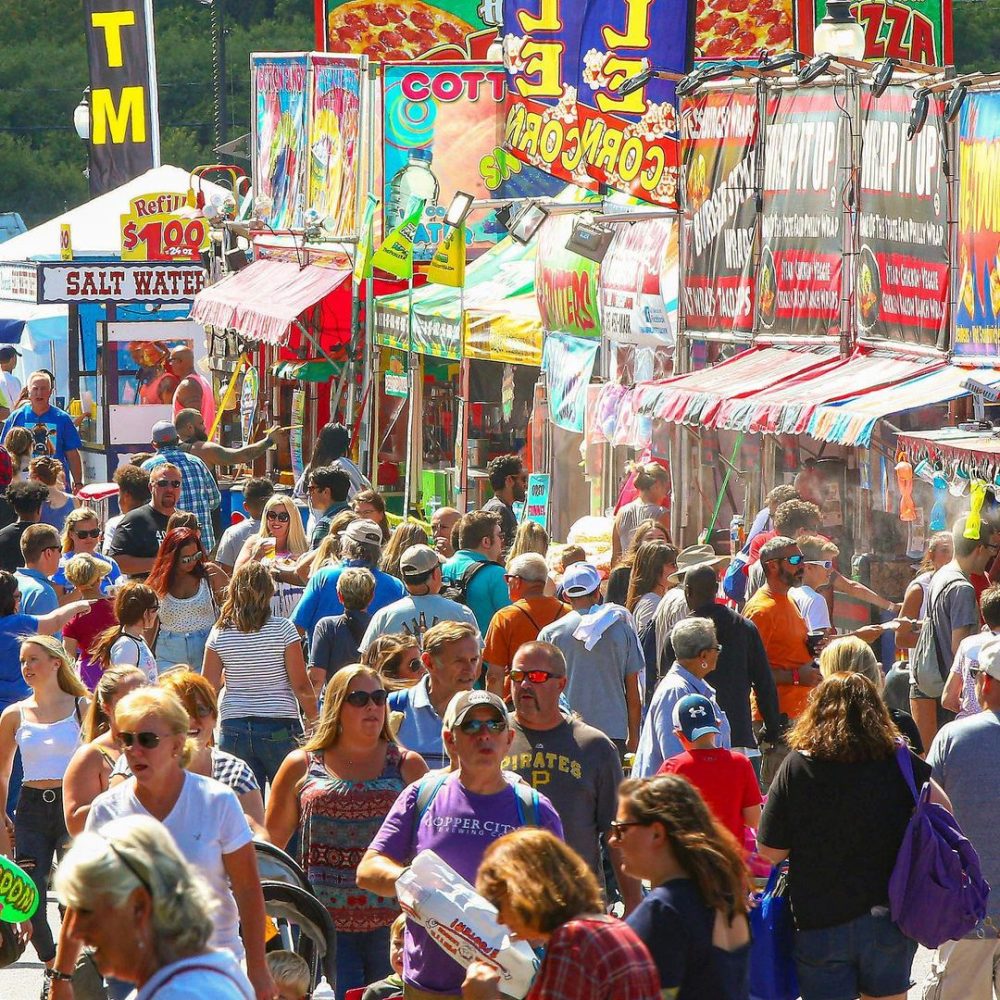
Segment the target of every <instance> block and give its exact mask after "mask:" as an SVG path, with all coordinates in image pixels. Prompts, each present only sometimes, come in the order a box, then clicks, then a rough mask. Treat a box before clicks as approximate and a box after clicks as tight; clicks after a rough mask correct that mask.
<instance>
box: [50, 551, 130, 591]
mask: <svg viewBox="0 0 1000 1000" xmlns="http://www.w3.org/2000/svg"><path fill="white" fill-rule="evenodd" d="M79 554H80V553H79V552H64V553H63V554H62V555H61V556H60V557H59V569H57V570H56V572H55V576H53V577H52V582H53V583H56V584H58V585H59V586H60V587H65V588H66V589H67V590H72V589H73V584H71V583H70V582H69V580H67V579H66V564H67V563H68V562H69V561H70V559H72V558H73V556H76V555H79ZM94 557H95V558H97V559H101V560H103V561H104V562H106V563H111V569H109V570H108V572H107V574H106V575H105V577H104V579H103V580H101V593H102V594H106V593H107V592H108V591H109V590H110V589H111V588H112V587H113V586H114V585H115V584H116V583H117V582H118V581H119V580H121V579H122V571H121V568H120V567H119V565H118V563H116V562H115V561H114V559H112V558H111V556H106V555H103V554H102V553H100V552H95V553H94Z"/></svg>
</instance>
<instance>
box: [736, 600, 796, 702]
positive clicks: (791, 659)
mask: <svg viewBox="0 0 1000 1000" xmlns="http://www.w3.org/2000/svg"><path fill="white" fill-rule="evenodd" d="M743 616H744V617H745V618H747V619H748V620H749V621H752V622H753V623H754V625H756V626H757V631H758V632H760V638H761V641H762V642H763V643H764V651H765V652H766V653H767V660H768V663H770V665H771V669H772V670H794V669H795V668H796V667H802V666H804V665H805V664H807V663H810V662H812V657H811V656H810V655H809V647H808V646H807V645H806V636H807V635H808V634H809V627H808V626H807V625H806V622H805V619H804V618H803V617H802V615H801V614H800V613H799V609H798V608H797V607H796V606H795V604H794V602H792V601H791V600H789V598H788V595H787V594H782V595H776V594H772V593H771V592H770V591H769V590H768V589H767V588H766V587H761V588H760V590H758V591H757V593H756V594H754V595H753V597H751V598H750V600H749V601H747V603H746V607H745V608H744V609H743ZM810 690H812V689H811V688H808V687H803V686H802V685H800V684H779V685H778V708H779V709H780V710H781V711H782V712H784V713H785V714H786V715H787V716H788V718H789V719H797V718H798V717H799V716H800V715H801V714H802V710H803V709H804V708H805V706H806V701H807V700H808V698H809V692H810ZM754 718H755V719H756V720H758V721H760V713H759V712H758V711H757V707H756V705H754Z"/></svg>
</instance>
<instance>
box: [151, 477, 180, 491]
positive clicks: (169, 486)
mask: <svg viewBox="0 0 1000 1000" xmlns="http://www.w3.org/2000/svg"><path fill="white" fill-rule="evenodd" d="M180 488H181V481H180V480H179V479H157V481H156V482H155V483H153V489H155V490H179V489H180Z"/></svg>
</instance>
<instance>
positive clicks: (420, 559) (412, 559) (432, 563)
mask: <svg viewBox="0 0 1000 1000" xmlns="http://www.w3.org/2000/svg"><path fill="white" fill-rule="evenodd" d="M352 523H356V522H352ZM442 561H443V560H442V559H441V557H440V556H439V555H438V554H437V552H436V551H435V550H434V549H432V548H431V547H430V546H429V545H411V546H410V547H409V548H408V549H406V550H405V551H404V552H403V554H402V555H401V556H400V557H399V572H400V574H401V575H402V577H403V579H404V580H406V579H410V578H412V577H417V576H424V575H426V574H427V573H430V571H431V570H432V569H435V568H436V567H437V566H440V565H441V563H442Z"/></svg>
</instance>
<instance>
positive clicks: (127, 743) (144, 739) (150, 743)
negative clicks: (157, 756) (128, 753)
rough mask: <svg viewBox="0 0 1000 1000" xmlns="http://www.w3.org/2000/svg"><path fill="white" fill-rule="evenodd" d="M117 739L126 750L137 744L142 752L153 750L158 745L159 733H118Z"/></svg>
mask: <svg viewBox="0 0 1000 1000" xmlns="http://www.w3.org/2000/svg"><path fill="white" fill-rule="evenodd" d="M118 739H119V740H121V743H122V746H123V747H125V749H126V750H128V749H131V747H132V746H133V745H134V744H136V743H138V744H139V746H141V747H142V748H143V750H153V749H155V748H156V747H158V746H159V745H160V735H159V733H119V734H118Z"/></svg>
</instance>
